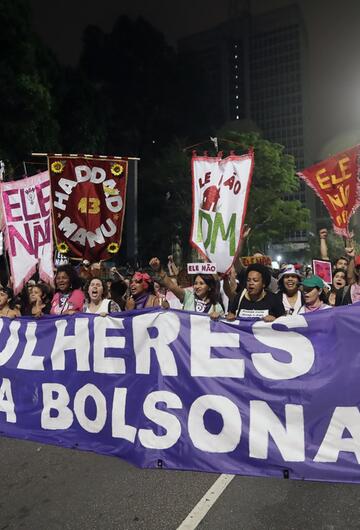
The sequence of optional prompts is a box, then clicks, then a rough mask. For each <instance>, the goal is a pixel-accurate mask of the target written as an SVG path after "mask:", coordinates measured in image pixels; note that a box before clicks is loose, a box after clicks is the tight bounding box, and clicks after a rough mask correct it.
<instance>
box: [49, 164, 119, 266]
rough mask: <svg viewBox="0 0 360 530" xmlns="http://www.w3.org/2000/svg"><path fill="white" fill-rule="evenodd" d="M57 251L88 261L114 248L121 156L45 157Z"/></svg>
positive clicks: (113, 251)
mask: <svg viewBox="0 0 360 530" xmlns="http://www.w3.org/2000/svg"><path fill="white" fill-rule="evenodd" d="M48 163H49V172H50V177H51V195H52V203H53V216H54V227H55V236H56V243H57V249H58V251H59V252H61V253H63V254H66V255H68V256H71V257H74V258H82V259H88V260H89V261H91V262H94V261H99V260H104V259H109V258H110V257H112V256H113V255H114V254H116V253H117V252H118V251H119V248H120V242H121V232H122V224H123V219H124V212H125V195H126V182H127V166H128V163H127V160H121V159H114V158H95V157H94V158H88V157H86V158H85V157H83V158H81V157H70V156H49V158H48Z"/></svg>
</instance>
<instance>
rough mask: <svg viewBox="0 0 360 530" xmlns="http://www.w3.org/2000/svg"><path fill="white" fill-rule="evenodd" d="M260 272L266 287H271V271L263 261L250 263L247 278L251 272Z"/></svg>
mask: <svg viewBox="0 0 360 530" xmlns="http://www.w3.org/2000/svg"><path fill="white" fill-rule="evenodd" d="M252 271H254V272H258V273H259V274H261V276H262V280H263V284H264V286H265V289H267V287H269V285H270V282H271V273H270V271H269V269H268V268H267V267H265V265H262V264H261V263H253V264H252V265H249V266H248V268H247V269H246V280H247V278H248V275H249V272H252Z"/></svg>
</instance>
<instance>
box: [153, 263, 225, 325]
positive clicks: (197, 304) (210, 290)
mask: <svg viewBox="0 0 360 530" xmlns="http://www.w3.org/2000/svg"><path fill="white" fill-rule="evenodd" d="M149 264H150V267H151V268H152V269H153V271H154V272H156V273H157V277H158V281H159V283H161V284H163V285H164V286H165V287H166V288H167V289H168V290H169V291H171V292H172V293H174V295H175V296H176V297H177V298H178V299H179V300H180V302H181V303H182V304H183V309H184V310H185V311H196V312H197V313H208V315H209V317H210V318H211V319H212V320H217V319H218V318H220V317H221V316H223V315H224V309H223V307H222V305H221V303H220V294H219V293H220V291H219V282H218V281H217V280H215V278H214V277H213V276H212V275H210V274H196V275H195V278H194V290H193V292H191V291H187V290H186V289H183V288H182V287H180V286H179V285H177V284H176V283H175V282H173V281H172V280H171V279H170V278H169V277H168V275H167V274H166V272H165V271H164V269H163V268H162V266H161V263H160V260H159V258H152V259H151V260H150V263H149Z"/></svg>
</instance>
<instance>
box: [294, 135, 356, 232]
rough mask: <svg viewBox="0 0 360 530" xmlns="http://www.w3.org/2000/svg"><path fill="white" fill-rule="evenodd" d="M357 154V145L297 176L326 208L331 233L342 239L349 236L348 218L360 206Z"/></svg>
mask: <svg viewBox="0 0 360 530" xmlns="http://www.w3.org/2000/svg"><path fill="white" fill-rule="evenodd" d="M359 155H360V146H359V145H356V146H355V147H352V148H351V149H347V150H346V151H343V152H342V153H338V154H337V155H334V156H332V157H331V158H328V159H327V160H324V161H323V162H319V163H318V164H314V165H313V166H311V167H309V168H307V169H304V170H303V171H301V172H299V173H298V176H299V177H300V178H302V179H303V180H305V182H306V183H307V184H308V186H310V187H311V188H312V189H313V190H314V191H315V193H316V194H317V195H318V196H319V197H320V199H321V200H322V202H323V203H324V205H325V206H326V209H327V211H328V212H329V215H330V217H331V219H332V222H333V227H334V231H335V232H336V233H337V234H339V235H340V236H344V237H350V234H349V221H350V217H351V216H352V215H353V213H355V211H356V210H357V208H358V206H359V205H360V181H359Z"/></svg>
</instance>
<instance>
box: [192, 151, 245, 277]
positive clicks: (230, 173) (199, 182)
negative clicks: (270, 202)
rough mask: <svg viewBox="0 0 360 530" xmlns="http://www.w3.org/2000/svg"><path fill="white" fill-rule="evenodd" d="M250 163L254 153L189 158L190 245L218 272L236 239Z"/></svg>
mask: <svg viewBox="0 0 360 530" xmlns="http://www.w3.org/2000/svg"><path fill="white" fill-rule="evenodd" d="M253 166H254V153H253V151H249V153H248V154H246V155H243V156H235V155H232V156H229V157H227V158H224V159H221V158H220V157H203V156H202V157H198V156H195V157H193V159H192V176H193V221H192V229H191V237H190V241H191V244H192V245H193V246H194V247H195V248H196V249H197V250H198V251H199V252H200V253H201V254H202V255H203V256H204V257H205V258H207V259H208V260H209V261H211V262H214V263H216V265H217V270H218V272H220V273H225V272H227V271H229V269H230V268H231V265H232V263H233V261H234V257H235V255H236V250H237V247H238V245H239V242H240V236H241V231H242V227H243V224H244V220H245V215H246V207H247V201H248V195H249V190H250V184H251V177H252V171H253Z"/></svg>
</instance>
